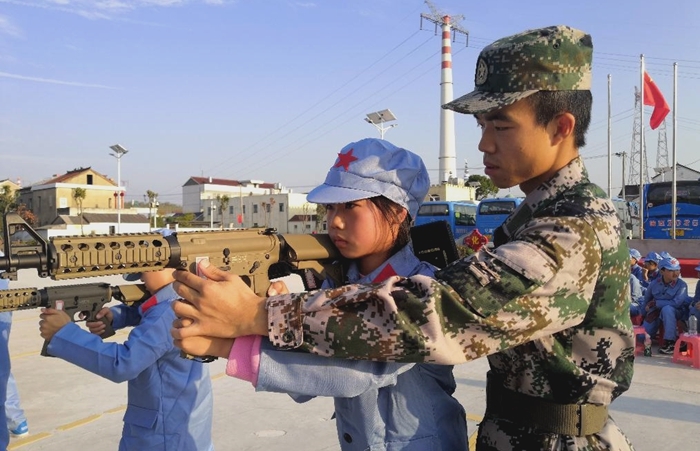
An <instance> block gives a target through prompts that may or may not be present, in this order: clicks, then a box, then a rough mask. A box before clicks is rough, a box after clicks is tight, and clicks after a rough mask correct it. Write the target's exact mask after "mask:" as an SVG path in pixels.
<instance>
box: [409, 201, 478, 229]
mask: <svg viewBox="0 0 700 451" xmlns="http://www.w3.org/2000/svg"><path fill="white" fill-rule="evenodd" d="M433 221H446V222H447V223H448V224H449V225H450V228H451V229H452V234H453V235H454V236H455V237H459V236H461V235H465V234H467V233H471V231H472V230H474V228H475V227H476V204H473V203H471V202H467V201H431V202H425V203H423V205H421V207H420V208H419V209H418V214H417V217H416V225H421V224H426V223H428V222H433Z"/></svg>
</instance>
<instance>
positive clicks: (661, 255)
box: [659, 251, 673, 258]
mask: <svg viewBox="0 0 700 451" xmlns="http://www.w3.org/2000/svg"><path fill="white" fill-rule="evenodd" d="M659 257H661V258H673V255H671V254H669V253H668V252H666V251H663V252H661V253H659Z"/></svg>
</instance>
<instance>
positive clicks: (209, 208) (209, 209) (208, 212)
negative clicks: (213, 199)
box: [207, 207, 211, 216]
mask: <svg viewBox="0 0 700 451" xmlns="http://www.w3.org/2000/svg"><path fill="white" fill-rule="evenodd" d="M207 216H211V207H207Z"/></svg>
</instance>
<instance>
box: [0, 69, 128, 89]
mask: <svg viewBox="0 0 700 451" xmlns="http://www.w3.org/2000/svg"><path fill="white" fill-rule="evenodd" d="M0 78H12V79H15V80H24V81H30V82H36V83H50V84H55V85H65V86H76V87H79V88H99V89H119V88H116V87H114V86H106V85H99V84H94V83H82V82H76V81H63V80H53V79H51V78H40V77H29V76H26V75H19V74H11V73H8V72H0Z"/></svg>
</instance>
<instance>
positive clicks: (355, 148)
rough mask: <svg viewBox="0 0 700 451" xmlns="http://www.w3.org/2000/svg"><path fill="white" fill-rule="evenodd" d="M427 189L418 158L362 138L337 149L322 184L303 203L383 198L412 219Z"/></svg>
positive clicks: (387, 144) (419, 158) (425, 173)
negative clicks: (336, 155)
mask: <svg viewBox="0 0 700 451" xmlns="http://www.w3.org/2000/svg"><path fill="white" fill-rule="evenodd" d="M429 187H430V177H429V176H428V170H427V169H426V168H425V164H423V160H422V159H421V157H419V156H418V155H416V154H414V153H413V152H409V151H408V150H406V149H402V148H400V147H396V146H395V145H393V144H391V143H390V142H388V141H384V140H382V139H376V138H366V139H363V140H361V141H357V142H354V143H350V144H348V145H347V146H345V147H343V148H342V149H341V150H340V152H339V153H338V158H337V159H336V160H335V163H334V164H333V166H331V168H330V170H329V171H328V175H326V181H325V182H323V185H320V186H318V187H316V188H314V189H313V190H311V192H310V193H309V194H307V195H306V200H308V201H309V202H313V203H315V204H342V203H345V202H353V201H356V200H360V199H368V198H370V197H376V196H384V197H386V198H387V199H389V200H391V201H393V202H395V203H397V204H399V205H401V206H402V207H404V208H405V209H406V210H408V214H409V215H411V218H414V219H415V217H416V214H417V213H418V207H420V205H421V204H422V203H423V201H424V200H425V196H426V195H427V194H428V188H429Z"/></svg>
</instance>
